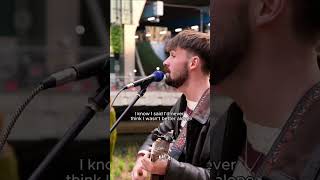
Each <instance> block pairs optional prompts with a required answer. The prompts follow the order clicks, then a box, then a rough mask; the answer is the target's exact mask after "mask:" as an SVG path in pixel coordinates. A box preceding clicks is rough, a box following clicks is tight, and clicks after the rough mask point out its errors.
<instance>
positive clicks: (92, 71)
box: [41, 54, 108, 89]
mask: <svg viewBox="0 0 320 180" xmlns="http://www.w3.org/2000/svg"><path fill="white" fill-rule="evenodd" d="M107 57H108V56H107V55H106V54H104V55H100V56H97V57H95V58H92V59H89V60H87V61H84V62H82V63H80V64H77V65H73V66H72V67H70V68H67V69H64V70H62V71H58V72H56V73H54V74H51V75H50V76H49V77H48V78H47V79H45V80H44V81H42V83H41V84H42V85H43V86H44V89H49V88H53V87H56V86H60V85H63V84H66V83H68V82H71V81H78V80H81V79H86V78H89V77H91V76H95V75H98V74H99V73H101V72H103V71H107V70H108V69H107Z"/></svg>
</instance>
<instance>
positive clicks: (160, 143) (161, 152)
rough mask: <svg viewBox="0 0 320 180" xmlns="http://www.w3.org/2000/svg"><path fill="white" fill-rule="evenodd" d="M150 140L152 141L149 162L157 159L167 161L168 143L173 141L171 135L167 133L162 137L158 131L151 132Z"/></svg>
mask: <svg viewBox="0 0 320 180" xmlns="http://www.w3.org/2000/svg"><path fill="white" fill-rule="evenodd" d="M152 139H153V140H154V142H153V144H152V148H151V156H150V158H151V161H152V162H155V161H156V160H158V159H168V158H169V155H168V151H169V147H170V143H171V142H172V141H173V133H172V132H169V133H167V134H165V135H162V134H161V133H160V132H159V131H158V130H154V131H153V132H152Z"/></svg>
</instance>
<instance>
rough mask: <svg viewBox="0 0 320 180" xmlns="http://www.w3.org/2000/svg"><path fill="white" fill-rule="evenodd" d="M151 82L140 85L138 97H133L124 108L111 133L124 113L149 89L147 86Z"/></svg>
mask: <svg viewBox="0 0 320 180" xmlns="http://www.w3.org/2000/svg"><path fill="white" fill-rule="evenodd" d="M150 83H151V82H146V83H145V84H142V85H140V91H139V92H138V94H137V95H136V97H135V98H134V99H133V101H132V102H131V103H130V105H129V106H128V107H127V108H126V109H125V110H124V112H123V113H122V114H121V116H120V117H119V118H118V119H117V121H116V122H115V123H114V124H113V125H112V127H111V129H110V134H111V133H112V131H113V130H114V129H115V128H116V127H117V126H118V124H119V123H120V121H121V120H122V118H123V117H124V115H125V114H126V113H127V112H128V111H129V110H130V109H131V108H132V106H133V105H134V104H135V103H136V102H137V101H138V100H139V99H140V98H141V97H142V96H143V95H144V93H145V92H146V91H147V87H148V86H149V84H150Z"/></svg>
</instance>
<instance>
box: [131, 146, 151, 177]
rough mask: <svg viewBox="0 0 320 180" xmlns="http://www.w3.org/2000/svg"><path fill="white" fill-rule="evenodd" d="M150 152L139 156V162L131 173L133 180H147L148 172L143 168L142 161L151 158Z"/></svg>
mask: <svg viewBox="0 0 320 180" xmlns="http://www.w3.org/2000/svg"><path fill="white" fill-rule="evenodd" d="M149 155H150V152H146V153H145V154H144V155H138V157H137V161H136V164H135V166H134V167H133V170H132V172H131V179H132V180H146V179H147V177H148V172H147V171H146V170H144V169H143V168H142V163H141V160H142V159H143V158H149Z"/></svg>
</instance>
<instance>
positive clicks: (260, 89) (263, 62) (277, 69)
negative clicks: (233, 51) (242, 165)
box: [221, 44, 320, 128]
mask: <svg viewBox="0 0 320 180" xmlns="http://www.w3.org/2000/svg"><path fill="white" fill-rule="evenodd" d="M269 45H270V47H269V48H268V44H262V45H261V46H259V45H257V46H255V47H256V48H254V49H252V50H251V52H254V53H252V54H250V56H249V57H248V58H246V59H245V60H244V62H243V63H242V64H241V65H240V66H239V67H238V68H237V70H236V71H235V72H234V73H233V74H232V75H231V76H230V77H228V78H227V79H226V80H225V81H224V82H223V83H222V85H221V90H222V91H223V92H224V94H225V95H228V96H230V97H232V98H233V99H234V100H235V101H236V102H237V103H238V104H239V106H240V107H241V109H242V110H243V112H244V114H245V115H246V117H247V119H248V120H249V121H252V122H255V123H258V124H260V125H262V126H268V127H278V128H279V127H282V125H283V124H284V123H285V122H286V121H287V119H288V118H289V116H290V115H291V113H292V111H293V110H294V108H295V106H296V105H297V103H298V101H299V100H300V99H301V97H302V96H303V95H304V94H305V93H306V92H307V91H308V90H309V89H310V88H311V87H312V86H313V85H315V84H316V83H317V82H319V81H320V74H319V70H318V66H317V61H316V55H315V53H312V48H309V49H307V48H306V49H302V48H303V47H298V46H296V47H293V46H291V47H290V48H288V49H287V50H284V49H283V47H282V48H281V47H275V45H274V44H269ZM279 46H282V45H281V44H279ZM284 47H288V46H284ZM266 50H269V51H268V52H266ZM280 50H281V51H280Z"/></svg>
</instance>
